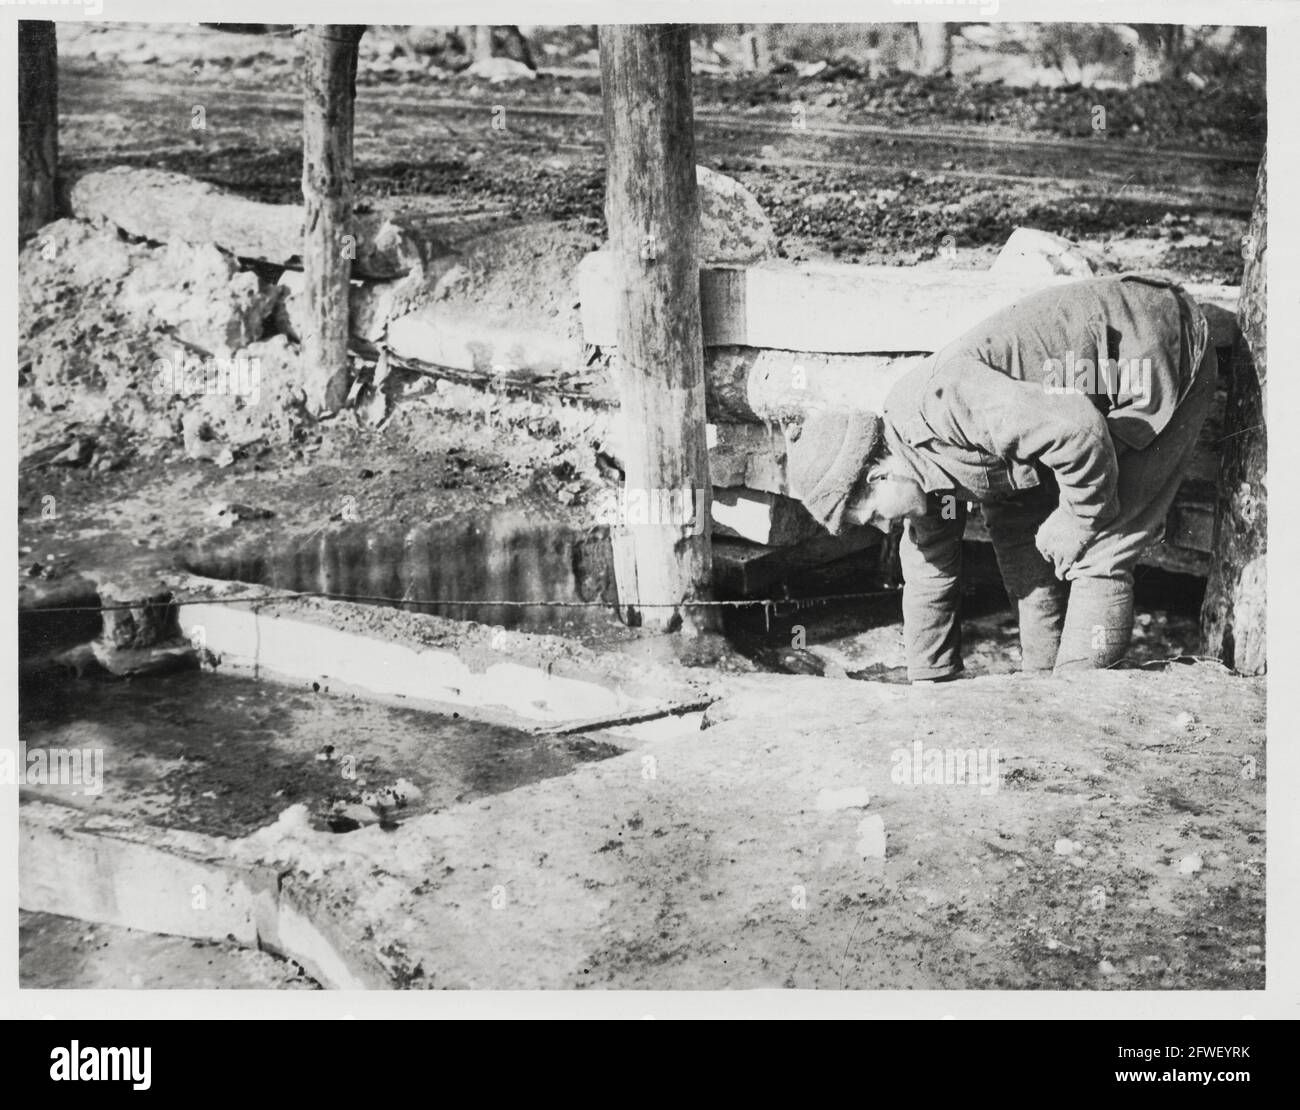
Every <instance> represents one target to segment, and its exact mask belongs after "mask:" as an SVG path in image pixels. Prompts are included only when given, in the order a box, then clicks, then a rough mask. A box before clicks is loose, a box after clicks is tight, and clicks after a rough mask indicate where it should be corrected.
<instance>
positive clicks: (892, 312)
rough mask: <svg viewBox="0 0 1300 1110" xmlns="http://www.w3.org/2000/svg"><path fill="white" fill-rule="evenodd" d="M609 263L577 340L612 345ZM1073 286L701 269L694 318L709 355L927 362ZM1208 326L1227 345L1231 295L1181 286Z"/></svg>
mask: <svg viewBox="0 0 1300 1110" xmlns="http://www.w3.org/2000/svg"><path fill="white" fill-rule="evenodd" d="M614 280H615V277H614V260H613V259H612V258H611V257H610V253H609V252H608V251H594V252H592V253H591V254H589V255H588V256H587V257H586V258H584V259H583V260H582V262H581V264H580V265H579V268H578V291H579V297H580V299H581V301H582V333H583V339H584V340H585V341H586V342H588V343H592V344H595V345H596V346H599V347H607V346H615V345H617V343H618V336H617V314H616V309H617V305H616V298H615V295H614V285H613V282H614ZM1077 280H1079V279H1078V278H1071V277H1060V278H1042V277H1037V276H1025V275H1021V274H1000V273H992V272H990V271H987V270H923V269H916V268H912V269H906V268H902V267H898V266H855V265H851V264H847V263H835V262H819V263H797V264H796V263H793V262H783V261H766V262H758V263H754V264H752V265H749V266H732V267H726V268H723V267H705V268H704V269H703V270H702V271H701V273H700V312H701V319H702V321H703V327H704V343H705V346H708V347H722V346H738V347H758V348H769V349H773V350H779V351H808V352H820V353H824V354H890V353H900V354H901V353H928V352H933V351H936V350H938V349H939V348H940V347H942V346H943V345H944V344H945V343H948V342H949V341H950V340H953V339H956V338H957V337H958V336H959V335H961V334H962V333H963V332H964V331H966V330H967V329H968V328H972V327H974V326H975V325H976V324H978V323H979V322H980V321H981V320H983V319H985V318H987V317H988V316H991V315H992V314H993V313H994V312H997V311H998V310H999V309H1002V308H1005V307H1006V306H1007V305H1009V304H1012V303H1013V302H1014V301H1017V300H1019V299H1021V298H1023V297H1026V296H1028V295H1030V294H1032V293H1037V292H1039V291H1040V290H1043V289H1046V288H1049V287H1051V286H1054V285H1065V284H1068V283H1069V282H1072V281H1077ZM1186 288H1187V291H1188V292H1189V293H1191V294H1192V296H1193V297H1195V298H1197V299H1198V300H1199V301H1200V302H1201V303H1202V304H1203V305H1204V304H1207V303H1208V304H1210V305H1213V306H1215V307H1217V308H1218V309H1219V310H1220V311H1218V312H1216V313H1215V314H1214V315H1213V318H1212V319H1211V325H1212V329H1214V331H1215V333H1216V334H1215V336H1214V342H1215V345H1216V346H1220V347H1227V346H1231V344H1232V339H1233V335H1232V331H1233V329H1234V324H1233V321H1232V313H1233V312H1234V311H1235V305H1236V296H1237V290H1236V289H1232V288H1230V287H1227V286H1212V285H1188V286H1187V287H1186Z"/></svg>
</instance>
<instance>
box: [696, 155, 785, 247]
mask: <svg viewBox="0 0 1300 1110" xmlns="http://www.w3.org/2000/svg"><path fill="white" fill-rule="evenodd" d="M695 182H696V185H697V186H698V189H699V198H700V261H701V262H712V263H723V264H726V263H744V262H759V261H761V260H762V259H764V258H772V257H773V256H775V254H776V232H775V231H774V230H773V229H772V221H771V220H769V219H768V218H767V215H766V214H765V213H764V212H763V210H762V209H761V208H760V207H759V206H758V201H757V200H755V199H754V195H753V194H752V193H751V192H750V191H749V190H748V189H746V188H745V187H744V186H743V185H742V184H741V183H740V182H739V181H737V180H736V179H735V178H734V177H728V176H727V175H726V174H722V173H718V172H717V171H716V170H711V169H708V168H706V167H704V166H696V167H695Z"/></svg>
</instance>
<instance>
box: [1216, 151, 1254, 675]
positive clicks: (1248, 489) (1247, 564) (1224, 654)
mask: <svg viewBox="0 0 1300 1110" xmlns="http://www.w3.org/2000/svg"><path fill="white" fill-rule="evenodd" d="M1244 248H1245V251H1246V266H1245V273H1244V274H1243V276H1242V282H1241V302H1240V307H1239V309H1238V318H1239V320H1240V322H1241V336H1242V337H1241V340H1240V341H1239V342H1238V344H1237V346H1236V347H1235V348H1234V350H1233V358H1232V381H1231V384H1230V385H1229V387H1228V404H1227V408H1226V410H1225V412H1224V426H1223V457H1222V462H1221V464H1220V470H1219V501H1218V505H1217V507H1216V512H1215V524H1214V562H1213V563H1212V565H1211V567H1210V576H1209V580H1208V581H1207V582H1206V586H1205V603H1204V606H1203V607H1202V609H1201V632H1202V634H1203V636H1204V638H1205V647H1206V650H1207V651H1208V652H1209V654H1211V655H1214V656H1216V657H1218V658H1219V659H1222V660H1223V661H1224V662H1225V663H1226V664H1227V665H1228V666H1230V667H1233V668H1234V669H1236V670H1238V671H1240V672H1241V673H1242V674H1262V673H1263V672H1264V670H1265V669H1266V667H1267V664H1268V656H1267V644H1266V642H1265V640H1266V637H1265V631H1266V628H1267V600H1268V583H1267V579H1266V577H1265V553H1266V551H1267V546H1268V430H1267V428H1266V427H1265V424H1264V421H1265V417H1266V413H1267V409H1268V395H1267V388H1268V328H1267V321H1266V317H1265V311H1266V309H1267V304H1266V300H1267V287H1266V280H1265V271H1266V269H1267V265H1268V263H1267V251H1268V166H1267V155H1266V156H1265V161H1264V162H1261V163H1260V167H1259V187H1258V191H1257V192H1256V195H1255V211H1254V213H1253V215H1252V216H1251V220H1250V233H1249V235H1248V236H1247V238H1246V240H1245V243H1244Z"/></svg>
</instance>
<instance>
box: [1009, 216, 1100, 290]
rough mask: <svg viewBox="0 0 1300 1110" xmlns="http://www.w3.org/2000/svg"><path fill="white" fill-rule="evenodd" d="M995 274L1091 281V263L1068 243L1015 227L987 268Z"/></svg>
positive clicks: (1034, 230)
mask: <svg viewBox="0 0 1300 1110" xmlns="http://www.w3.org/2000/svg"><path fill="white" fill-rule="evenodd" d="M990 270H991V272H993V273H998V274H1036V275H1041V276H1043V277H1053V276H1063V277H1079V278H1085V277H1092V274H1093V268H1092V262H1091V261H1089V259H1088V257H1087V255H1086V254H1084V252H1083V251H1082V250H1081V249H1080V248H1079V247H1078V246H1077V245H1076V244H1074V243H1071V242H1070V240H1069V239H1066V238H1063V237H1062V236H1060V235H1053V234H1052V233H1051V232H1050V231H1038V230H1036V229H1035V228H1032V227H1018V228H1016V230H1015V231H1013V232H1012V233H1011V236H1010V238H1009V239H1007V241H1006V243H1005V244H1004V245H1003V247H1002V250H1001V251H1000V252H999V253H998V256H997V258H995V259H994V260H993V265H992V266H991V267H990Z"/></svg>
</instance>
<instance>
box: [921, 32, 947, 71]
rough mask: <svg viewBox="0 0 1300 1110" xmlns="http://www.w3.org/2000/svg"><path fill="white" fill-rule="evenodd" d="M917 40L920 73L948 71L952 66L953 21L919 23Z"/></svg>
mask: <svg viewBox="0 0 1300 1110" xmlns="http://www.w3.org/2000/svg"><path fill="white" fill-rule="evenodd" d="M916 42H917V67H916V71H917V72H918V73H922V74H936V73H947V72H948V71H949V70H950V69H951V68H952V24H951V23H918V24H917V25H916Z"/></svg>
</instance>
